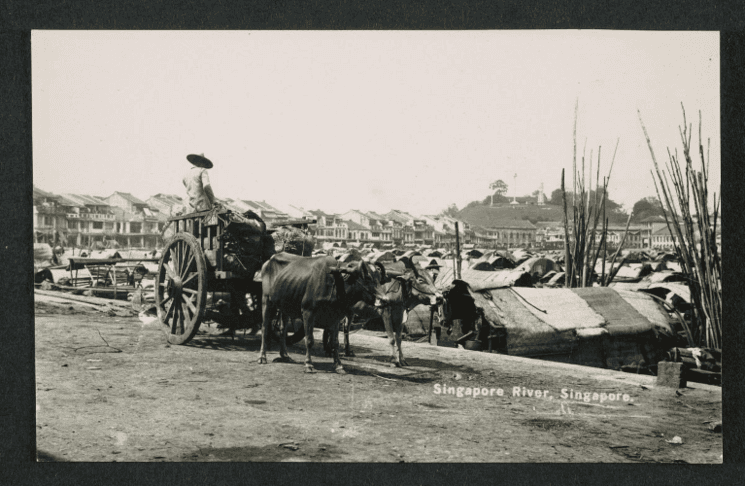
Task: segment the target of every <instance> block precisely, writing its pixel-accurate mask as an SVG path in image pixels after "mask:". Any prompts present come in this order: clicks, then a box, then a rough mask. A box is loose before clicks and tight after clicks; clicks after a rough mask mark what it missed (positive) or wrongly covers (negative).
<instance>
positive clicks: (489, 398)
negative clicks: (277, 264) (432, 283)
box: [36, 302, 722, 463]
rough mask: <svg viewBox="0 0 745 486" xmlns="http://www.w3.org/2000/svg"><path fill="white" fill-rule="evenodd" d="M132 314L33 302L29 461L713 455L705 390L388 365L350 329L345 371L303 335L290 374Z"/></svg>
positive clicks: (500, 370) (525, 367) (509, 363)
mask: <svg viewBox="0 0 745 486" xmlns="http://www.w3.org/2000/svg"><path fill="white" fill-rule="evenodd" d="M146 321H147V320H145V321H143V320H141V319H139V318H138V317H119V316H110V315H106V314H104V313H101V312H99V311H96V310H95V309H93V308H85V307H83V306H70V305H66V304H54V303H43V302H37V305H36V402H37V421H36V434H37V436H36V437H37V439H36V440H37V449H38V460H40V461H166V462H170V461H261V462H278V461H333V462H434V463H440V462H601V463H613V462H621V463H721V462H722V434H721V433H720V432H714V431H713V430H710V426H711V425H712V424H713V423H715V422H717V421H721V409H722V400H721V399H722V394H721V389H719V388H716V387H712V386H707V385H698V384H695V383H689V385H688V388H685V389H681V390H675V389H671V388H663V387H657V386H655V378H654V377H652V376H642V375H633V374H628V373H620V372H613V371H608V370H601V369H597V368H588V367H580V366H574V365H566V364H558V363H550V362H545V361H538V360H530V359H525V358H519V357H511V356H503V355H497V354H488V353H479V352H473V351H463V350H456V349H451V348H443V347H433V346H429V345H428V344H416V343H409V342H407V343H404V355H405V357H406V360H407V361H408V363H409V365H410V366H409V367H406V368H400V369H399V368H391V367H390V366H389V365H388V363H387V359H388V356H389V353H390V351H389V349H390V348H389V347H388V344H387V340H385V339H381V336H382V333H377V332H371V331H364V330H363V331H359V332H356V333H354V334H352V336H351V338H350V341H351V343H352V347H353V350H354V351H355V353H356V356H355V357H353V358H346V359H343V362H344V366H345V369H346V370H347V374H345V375H339V374H336V373H334V372H333V367H332V360H331V359H330V358H326V357H325V356H324V355H323V351H322V349H321V346H320V344H318V343H320V332H319V333H318V334H317V336H316V337H317V339H316V346H315V349H314V358H313V359H314V365H315V367H316V370H317V372H316V373H314V374H306V373H304V366H303V361H304V354H305V350H304V342H303V341H301V342H300V343H299V344H297V345H295V346H292V347H291V348H290V355H291V356H292V358H293V359H294V360H295V362H294V363H273V362H271V361H272V360H273V359H274V358H276V357H278V355H279V353H278V346H277V344H276V343H274V344H273V346H272V348H271V350H270V352H269V353H268V356H267V357H268V359H269V361H270V363H269V364H267V365H259V364H258V363H257V359H258V354H259V353H258V352H259V346H260V338H259V337H257V336H248V335H246V336H243V335H242V334H239V335H238V337H237V338H236V339H235V340H231V339H230V338H229V337H221V336H218V335H216V334H215V333H216V332H217V330H216V328H215V326H212V327H207V326H206V325H203V326H202V329H201V330H200V334H198V335H197V336H196V337H195V338H194V339H193V340H192V341H191V343H189V344H188V345H186V346H172V345H168V344H167V343H166V340H165V337H164V335H163V333H162V331H161V330H160V328H159V327H158V325H157V322H146ZM317 332H318V331H317ZM458 387H460V388H462V389H463V390H461V391H462V392H463V393H464V396H462V397H458V396H457V391H458ZM516 387H519V394H516V393H515V392H516V391H518V390H516V389H515V388H516ZM450 388H452V391H453V392H455V393H456V394H449V393H447V392H449V391H451V390H450ZM523 388H524V390H523ZM473 389H478V390H479V395H478V396H475V397H474V396H473V394H472V393H471V394H469V395H466V392H467V391H468V390H471V391H472V390H473ZM500 389H501V390H502V395H501V396H500V395H499V390H500ZM563 389H565V390H564V394H565V395H566V396H564V397H563V396H562V390H563ZM492 390H493V391H492ZM536 390H537V391H540V397H539V396H538V395H539V393H536ZM438 391H439V392H440V393H437V392H438ZM443 391H445V392H446V393H443ZM529 391H530V393H528V392H529ZM578 391H581V392H583V393H584V392H588V393H590V395H589V399H590V401H589V402H587V403H586V402H585V401H584V395H583V396H582V397H583V399H582V400H576V399H575V398H574V395H575V394H576V393H577V392H578ZM570 393H571V396H569V394H570ZM593 393H597V394H598V397H599V398H603V397H605V399H604V400H603V402H602V403H601V402H600V399H598V400H593V397H592V394H593ZM484 394H486V396H484ZM611 394H612V395H613V397H614V398H615V399H614V400H611V399H610V395H611ZM675 437H679V438H680V439H679V440H681V441H682V443H679V444H675V443H670V442H668V441H671V440H673V439H674V438H675Z"/></svg>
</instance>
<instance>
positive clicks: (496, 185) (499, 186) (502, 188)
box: [489, 179, 508, 205]
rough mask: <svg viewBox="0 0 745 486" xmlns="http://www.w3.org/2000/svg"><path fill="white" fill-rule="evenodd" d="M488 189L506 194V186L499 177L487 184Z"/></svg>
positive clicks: (498, 193)
mask: <svg viewBox="0 0 745 486" xmlns="http://www.w3.org/2000/svg"><path fill="white" fill-rule="evenodd" d="M489 189H492V190H493V191H494V194H497V195H499V196H504V195H505V194H507V189H508V187H507V184H505V182H504V181H503V180H502V179H499V180H498V181H494V182H492V183H491V184H489ZM494 194H492V200H491V203H492V205H494Z"/></svg>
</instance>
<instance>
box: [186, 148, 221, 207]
mask: <svg viewBox="0 0 745 486" xmlns="http://www.w3.org/2000/svg"><path fill="white" fill-rule="evenodd" d="M186 160H188V161H189V162H191V164H192V167H190V168H189V171H188V172H187V173H186V175H185V176H184V179H183V182H184V187H186V195H187V196H188V198H189V205H190V206H191V207H192V208H193V210H194V211H197V212H199V211H208V210H210V209H212V207H213V206H214V205H215V193H214V192H213V191H212V185H211V184H210V177H209V175H208V174H207V171H208V170H209V169H211V168H212V161H211V160H209V159H207V158H205V156H204V154H200V155H195V154H190V155H187V156H186Z"/></svg>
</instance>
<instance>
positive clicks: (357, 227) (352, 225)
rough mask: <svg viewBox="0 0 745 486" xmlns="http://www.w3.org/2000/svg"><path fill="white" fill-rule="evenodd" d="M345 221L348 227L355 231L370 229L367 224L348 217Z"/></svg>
mask: <svg viewBox="0 0 745 486" xmlns="http://www.w3.org/2000/svg"><path fill="white" fill-rule="evenodd" d="M344 223H346V225H347V228H349V229H350V230H352V231H355V230H358V231H359V230H363V231H369V230H370V228H368V227H366V226H362V225H361V224H359V223H355V222H354V221H351V220H348V219H345V220H344Z"/></svg>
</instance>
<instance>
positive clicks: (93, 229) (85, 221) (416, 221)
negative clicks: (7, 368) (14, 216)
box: [33, 187, 721, 249]
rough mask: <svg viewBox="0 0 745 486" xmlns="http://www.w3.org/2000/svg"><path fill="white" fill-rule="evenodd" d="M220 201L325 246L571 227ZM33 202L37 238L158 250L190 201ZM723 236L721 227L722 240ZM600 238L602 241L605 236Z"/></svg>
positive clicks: (83, 198)
mask: <svg viewBox="0 0 745 486" xmlns="http://www.w3.org/2000/svg"><path fill="white" fill-rule="evenodd" d="M220 202H221V203H222V204H223V206H225V207H227V208H228V209H231V210H233V211H236V212H239V213H244V212H246V211H248V210H250V211H253V212H255V213H256V214H258V215H259V216H260V217H261V218H262V219H263V220H264V221H265V222H266V223H267V225H268V226H269V227H272V226H280V225H282V223H283V222H287V221H290V220H292V221H297V220H299V219H300V220H303V219H305V220H309V221H313V220H315V224H310V225H309V226H308V228H309V230H310V232H311V233H312V234H313V235H314V236H315V238H316V240H317V242H318V243H319V247H320V246H323V245H324V244H331V245H333V244H334V243H336V244H339V245H341V244H346V245H352V246H362V245H368V246H375V247H378V248H394V247H421V246H432V247H436V248H452V247H454V245H455V240H456V238H455V231H456V223H457V226H458V231H459V239H460V243H461V244H462V245H473V246H475V247H478V248H486V249H491V248H495V249H496V248H518V247H520V248H547V249H550V248H556V249H558V248H561V247H562V246H563V243H564V228H563V225H562V224H561V223H559V222H550V223H543V222H541V223H537V224H533V223H531V222H530V221H527V220H522V219H511V220H491V219H482V220H478V221H470V222H468V221H462V220H458V219H455V218H452V217H449V216H443V215H421V216H415V215H412V214H410V213H408V212H406V211H401V210H397V209H393V210H391V211H389V212H387V213H385V214H379V213H375V212H372V211H367V212H365V211H360V210H356V209H352V210H349V211H347V212H346V213H342V214H328V213H325V212H323V211H321V210H316V211H307V210H305V209H303V208H300V207H297V206H293V205H285V206H282V207H281V208H278V207H275V206H272V205H270V204H268V203H266V202H264V201H249V200H238V199H221V200H220ZM33 204H34V209H33V217H34V223H33V224H34V238H35V242H38V243H49V244H52V245H56V244H61V245H62V246H76V247H93V246H101V245H102V246H104V247H110V246H120V247H137V248H157V247H159V246H161V245H162V244H163V242H162V236H161V235H162V234H163V231H164V228H165V227H166V225H167V223H168V218H169V217H170V216H171V215H172V214H176V213H178V212H179V211H183V210H184V207H185V206H184V200H183V199H182V198H181V197H179V196H177V195H172V194H156V195H154V196H152V197H150V198H148V199H147V200H144V201H143V200H141V199H138V198H137V197H135V196H133V195H132V194H130V193H126V192H114V193H113V194H111V195H110V196H108V197H97V196H91V195H81V194H59V195H57V194H52V193H50V192H46V191H43V190H41V189H39V188H36V187H34V189H33ZM474 223H479V224H474ZM720 226H721V225H720ZM624 231H625V226H613V225H611V226H610V227H609V228H608V235H607V238H608V243H609V245H610V246H618V245H620V243H621V240H622V238H623V234H624ZM720 234H721V230H718V233H717V242H718V243H719V244H720V243H721V241H720V239H721V236H720ZM596 237H597V238H598V243H599V238H600V235H599V234H598V235H597V236H596ZM672 245H673V240H672V236H671V235H670V232H669V231H668V229H667V225H666V223H665V221H664V218H661V217H652V218H648V219H646V220H644V221H642V222H640V223H639V224H636V225H632V226H630V227H629V234H628V236H627V237H626V241H625V243H624V247H626V248H655V249H671V248H672Z"/></svg>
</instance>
